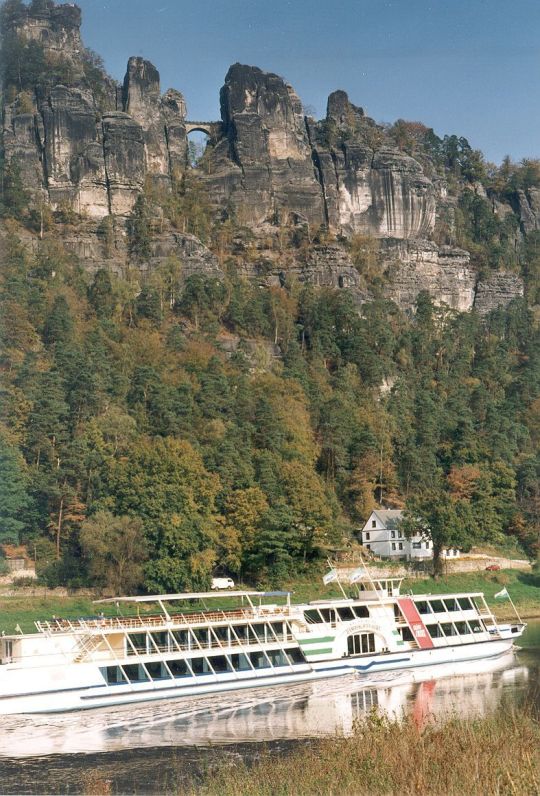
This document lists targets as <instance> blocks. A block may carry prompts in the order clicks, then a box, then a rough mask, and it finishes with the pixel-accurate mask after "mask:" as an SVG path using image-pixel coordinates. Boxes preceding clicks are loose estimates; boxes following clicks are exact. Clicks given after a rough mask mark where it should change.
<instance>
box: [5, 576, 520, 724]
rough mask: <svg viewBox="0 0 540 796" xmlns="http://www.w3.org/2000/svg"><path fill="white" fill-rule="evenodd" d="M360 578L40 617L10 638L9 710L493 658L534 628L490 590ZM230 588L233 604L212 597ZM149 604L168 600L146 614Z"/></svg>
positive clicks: (124, 600) (133, 601) (125, 602)
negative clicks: (326, 593)
mask: <svg viewBox="0 0 540 796" xmlns="http://www.w3.org/2000/svg"><path fill="white" fill-rule="evenodd" d="M355 586H356V596H354V597H351V598H347V597H346V596H345V595H344V598H343V599H332V600H317V601H313V602H310V603H307V604H302V605H293V604H291V595H290V593H288V592H257V591H232V592H231V591H227V592H204V593H193V594H192V593H188V594H162V595H153V596H143V597H120V598H113V599H110V600H99V601H96V603H97V604H103V603H116V604H117V606H118V607H119V608H120V607H122V606H124V607H125V606H130V607H132V608H133V607H136V608H137V610H138V613H137V615H130V616H120V615H119V616H116V617H105V616H103V615H100V616H96V617H92V618H85V619H78V620H67V619H53V620H52V621H46V622H36V629H37V633H32V634H27V635H22V634H19V635H9V636H7V635H3V636H2V638H1V639H0V642H1V646H0V655H1V659H0V714H14V713H49V712H61V711H69V710H80V709H87V708H97V707H107V706H109V705H121V704H126V703H130V702H146V701H149V700H157V699H166V698H178V697H184V696H195V695H197V696H198V695H204V694H208V693H212V692H226V691H232V690H236V689H241V688H253V687H262V686H269V685H279V684H289V683H298V682H304V681H310V680H315V679H318V678H328V677H337V676H340V675H343V674H350V673H351V672H358V673H361V674H363V675H367V674H368V673H371V672H384V671H391V670H403V669H410V668H413V667H421V666H433V665H435V664H443V663H453V662H457V661H471V660H479V659H483V658H493V657H496V656H498V655H501V654H503V653H504V652H507V651H508V650H509V649H510V648H511V647H512V645H513V643H514V641H515V640H516V638H518V637H519V636H520V635H521V633H522V632H523V630H524V628H525V625H524V624H523V623H521V622H518V623H515V624H509V625H499V624H498V623H497V621H496V620H495V618H494V616H493V614H492V613H491V611H490V610H489V608H488V606H487V604H486V602H485V599H484V596H483V594H481V593H477V594H465V593H464V594H448V595H409V596H401V594H400V586H401V580H400V579H388V578H383V579H377V578H375V579H373V578H372V577H371V576H369V575H365V576H361V577H360V578H357V580H356V582H355ZM278 597H279V598H284V602H283V604H281V605H278V604H277V603H276V602H275V600H276V598H278ZM232 598H234V601H235V603H236V607H234V608H225V609H217V608H214V609H209V608H208V607H207V606H206V602H207V601H210V600H218V601H221V602H224V601H226V602H229V601H230V600H231V599H232ZM188 601H202V603H203V605H204V606H205V607H204V610H197V611H193V610H190V611H187V610H185V609H184V610H180V608H179V605H178V604H179V603H186V602H188ZM271 601H273V602H271ZM146 603H150V604H154V605H156V606H158V609H159V610H157V611H156V612H155V613H152V614H141V613H140V608H141V605H142V604H146Z"/></svg>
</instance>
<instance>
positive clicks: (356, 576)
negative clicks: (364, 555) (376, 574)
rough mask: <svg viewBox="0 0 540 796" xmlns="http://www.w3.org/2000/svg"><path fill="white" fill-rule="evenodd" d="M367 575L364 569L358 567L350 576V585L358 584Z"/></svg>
mask: <svg viewBox="0 0 540 796" xmlns="http://www.w3.org/2000/svg"><path fill="white" fill-rule="evenodd" d="M366 575H367V572H366V570H365V569H364V567H358V569H355V570H354V572H351V574H350V575H349V583H356V582H357V581H359V580H361V579H362V578H364V577H365V576H366Z"/></svg>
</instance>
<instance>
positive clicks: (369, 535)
mask: <svg viewBox="0 0 540 796" xmlns="http://www.w3.org/2000/svg"><path fill="white" fill-rule="evenodd" d="M370 538H371V534H370V533H369V531H368V532H367V533H366V542H369V540H370Z"/></svg>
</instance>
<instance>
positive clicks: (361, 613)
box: [353, 605, 369, 619]
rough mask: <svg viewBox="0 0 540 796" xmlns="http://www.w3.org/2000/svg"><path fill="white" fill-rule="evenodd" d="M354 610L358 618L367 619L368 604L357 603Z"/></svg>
mask: <svg viewBox="0 0 540 796" xmlns="http://www.w3.org/2000/svg"><path fill="white" fill-rule="evenodd" d="M353 611H354V613H355V614H356V616H357V617H358V619H366V618H367V617H368V616H369V608H368V607H367V605H355V606H354V607H353Z"/></svg>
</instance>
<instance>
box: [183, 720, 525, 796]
mask: <svg viewBox="0 0 540 796" xmlns="http://www.w3.org/2000/svg"><path fill="white" fill-rule="evenodd" d="M183 792H185V790H183ZM190 792H191V793H192V794H205V795H206V796H214V794H215V796H218V794H219V796H243V795H244V794H245V796H301V795H302V796H303V795H304V794H305V796H312V795H313V796H323V794H324V796H327V795H329V794H340V796H377V795H378V794H381V796H382V795H383V794H384V796H389V795H390V794H396V796H397V794H399V796H409V794H410V795H411V796H412V795H413V794H414V796H423V794H426V796H428V795H433V796H435V794H447V795H448V796H454V794H455V796H458V794H459V796H463V795H464V794H465V795H466V796H485V794H487V793H489V794H517V795H518V796H520V795H521V794H523V796H524V795H525V794H533V793H539V792H540V725H539V723H538V721H537V720H535V718H534V717H533V716H532V715H531V714H530V713H527V712H523V711H522V712H518V713H512V712H509V711H504V710H501V711H500V712H499V713H498V714H497V715H496V716H494V717H492V718H486V719H477V720H468V721H466V720H458V719H454V720H451V721H450V722H448V723H447V724H445V725H444V726H442V727H436V726H428V728H427V729H424V730H420V729H418V728H417V726H416V725H415V723H414V721H413V720H412V719H408V720H405V721H404V722H402V723H398V722H390V721H386V720H384V719H381V718H379V717H377V716H373V717H371V718H369V719H368V720H367V721H366V722H364V723H362V724H360V725H358V727H357V729H356V732H355V734H354V736H353V737H351V738H348V739H339V738H338V739H331V740H324V741H320V742H317V743H315V744H312V745H309V746H307V747H303V748H302V749H300V750H297V751H295V752H293V753H292V754H290V755H285V756H283V755H278V754H269V753H267V754H265V755H263V756H262V759H260V760H259V761H258V762H256V763H255V764H254V765H252V766H248V765H246V764H244V763H239V764H234V765H231V764H230V762H229V764H228V765H227V766H223V767H222V768H218V769H217V770H212V771H209V772H208V774H207V775H205V777H204V778H203V780H202V781H201V782H198V783H197V784H196V785H194V786H193V787H192V789H191V791H190Z"/></svg>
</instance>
